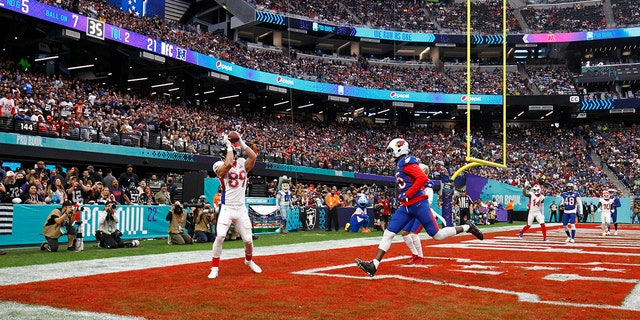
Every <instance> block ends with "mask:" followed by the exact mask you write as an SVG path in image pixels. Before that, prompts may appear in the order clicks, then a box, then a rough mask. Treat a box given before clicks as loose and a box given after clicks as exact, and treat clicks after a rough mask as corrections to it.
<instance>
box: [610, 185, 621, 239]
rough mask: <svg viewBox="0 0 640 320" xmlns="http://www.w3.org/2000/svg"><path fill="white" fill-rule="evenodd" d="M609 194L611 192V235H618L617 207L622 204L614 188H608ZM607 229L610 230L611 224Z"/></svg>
mask: <svg viewBox="0 0 640 320" xmlns="http://www.w3.org/2000/svg"><path fill="white" fill-rule="evenodd" d="M609 194H611V196H612V199H613V208H612V210H611V224H613V228H614V232H613V235H614V236H617V235H618V208H620V206H621V205H622V204H620V197H619V196H618V191H617V190H616V189H609ZM607 231H611V225H609V227H608V229H607Z"/></svg>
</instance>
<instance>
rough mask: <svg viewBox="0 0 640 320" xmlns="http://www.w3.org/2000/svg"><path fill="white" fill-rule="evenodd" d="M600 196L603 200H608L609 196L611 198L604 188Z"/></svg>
mask: <svg viewBox="0 0 640 320" xmlns="http://www.w3.org/2000/svg"><path fill="white" fill-rule="evenodd" d="M602 197H603V198H604V199H605V200H609V198H611V194H609V191H606V190H605V191H604V192H603V193H602Z"/></svg>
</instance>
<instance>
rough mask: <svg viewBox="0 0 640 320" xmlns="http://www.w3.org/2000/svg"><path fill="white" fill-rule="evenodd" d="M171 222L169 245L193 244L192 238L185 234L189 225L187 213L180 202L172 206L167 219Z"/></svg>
mask: <svg viewBox="0 0 640 320" xmlns="http://www.w3.org/2000/svg"><path fill="white" fill-rule="evenodd" d="M166 219H167V221H169V244H191V243H193V240H191V236H189V234H187V233H185V232H184V229H185V226H186V225H187V212H186V211H184V210H183V209H182V205H181V204H180V201H176V202H174V203H173V205H172V206H171V210H169V213H167V217H166Z"/></svg>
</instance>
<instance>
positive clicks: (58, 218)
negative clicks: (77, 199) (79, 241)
mask: <svg viewBox="0 0 640 320" xmlns="http://www.w3.org/2000/svg"><path fill="white" fill-rule="evenodd" d="M75 208H79V207H74V205H73V202H71V201H69V200H65V201H64V203H62V208H60V209H58V208H55V209H53V211H51V213H49V216H48V217H47V220H46V221H45V223H44V227H43V229H42V234H43V235H44V238H45V239H46V241H45V242H44V243H42V245H41V246H40V250H42V251H44V250H47V251H49V252H56V251H58V238H60V237H61V236H62V235H63V233H62V230H61V228H62V227H65V228H66V229H67V239H68V246H67V250H69V251H76V248H75V246H74V244H73V240H74V239H75V236H76V228H74V227H73V222H74V216H75V215H76V212H77V210H79V209H75Z"/></svg>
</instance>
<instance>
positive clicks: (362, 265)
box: [356, 258, 377, 277]
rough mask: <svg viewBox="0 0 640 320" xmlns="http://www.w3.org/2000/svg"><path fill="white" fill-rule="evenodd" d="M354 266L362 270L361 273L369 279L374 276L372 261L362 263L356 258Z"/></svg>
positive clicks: (374, 269) (374, 267) (374, 268)
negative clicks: (365, 274) (364, 273)
mask: <svg viewBox="0 0 640 320" xmlns="http://www.w3.org/2000/svg"><path fill="white" fill-rule="evenodd" d="M356 265H357V266H358V267H359V268H360V269H362V271H364V272H366V273H367V274H368V275H369V277H373V276H374V275H375V274H376V271H377V269H376V265H375V264H373V261H362V260H360V259H358V258H356Z"/></svg>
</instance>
